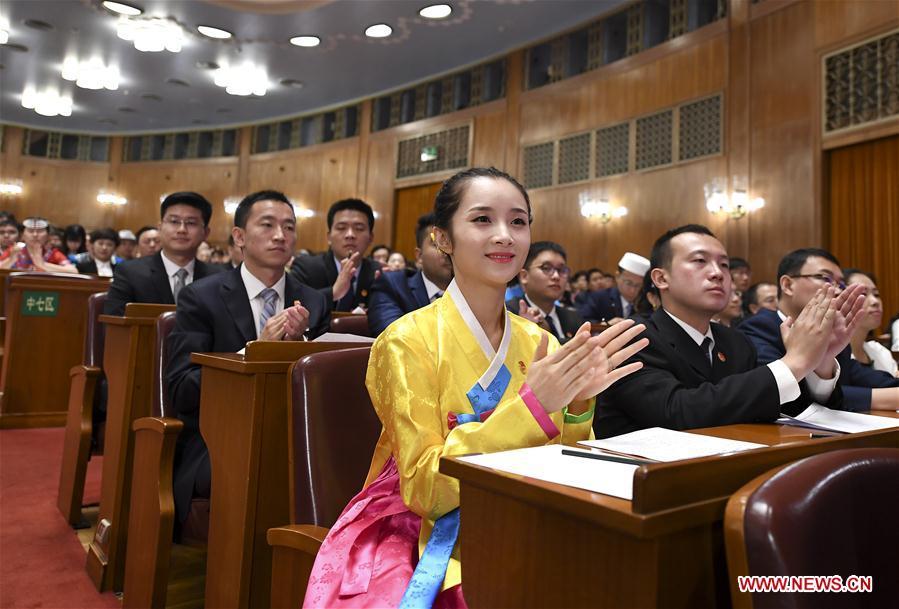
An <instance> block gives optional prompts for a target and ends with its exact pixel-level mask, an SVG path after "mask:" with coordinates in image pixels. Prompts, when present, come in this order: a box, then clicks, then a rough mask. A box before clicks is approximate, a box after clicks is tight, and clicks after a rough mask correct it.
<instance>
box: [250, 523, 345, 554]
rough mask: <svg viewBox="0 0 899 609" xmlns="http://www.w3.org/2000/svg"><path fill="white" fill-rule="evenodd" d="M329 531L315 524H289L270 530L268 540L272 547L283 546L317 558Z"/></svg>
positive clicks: (267, 535)
mask: <svg viewBox="0 0 899 609" xmlns="http://www.w3.org/2000/svg"><path fill="white" fill-rule="evenodd" d="M329 530H330V529H326V528H325V527H319V526H315V525H314V524H289V525H286V526H283V527H277V528H274V529H269V530H268V533H267V534H266V539H267V540H268V545H270V546H282V547H285V548H291V549H294V550H299V551H301V552H306V553H307V554H312V555H313V556H315V555H316V554H318V550H319V548H321V545H322V542H323V541H324V540H325V537H326V536H327V535H328V531H329Z"/></svg>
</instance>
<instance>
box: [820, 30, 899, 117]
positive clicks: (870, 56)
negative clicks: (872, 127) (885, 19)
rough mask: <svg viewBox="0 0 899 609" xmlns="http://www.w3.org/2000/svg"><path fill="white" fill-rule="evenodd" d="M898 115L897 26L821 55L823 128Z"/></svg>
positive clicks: (898, 57)
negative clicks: (822, 59) (846, 47)
mask: <svg viewBox="0 0 899 609" xmlns="http://www.w3.org/2000/svg"><path fill="white" fill-rule="evenodd" d="M892 116H899V30H894V31H892V32H890V33H888V34H885V35H883V36H880V37H878V38H875V39H873V40H869V41H866V42H863V43H861V44H858V45H855V46H853V47H851V48H848V49H843V50H841V51H837V52H836V53H832V54H830V55H828V56H826V57H825V58H824V131H825V132H834V131H839V130H841V129H847V128H849V127H855V126H858V125H864V124H866V123H872V122H876V121H879V120H883V119H886V118H889V117H892Z"/></svg>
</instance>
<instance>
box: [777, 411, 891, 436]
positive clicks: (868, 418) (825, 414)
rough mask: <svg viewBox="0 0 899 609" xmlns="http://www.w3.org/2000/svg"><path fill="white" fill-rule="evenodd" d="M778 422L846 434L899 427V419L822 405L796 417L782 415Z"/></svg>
mask: <svg viewBox="0 0 899 609" xmlns="http://www.w3.org/2000/svg"><path fill="white" fill-rule="evenodd" d="M777 422H778V423H783V424H784V425H798V426H800V427H809V428H811V429H821V430H824V431H842V432H844V433H856V432H860V431H874V430H875V429H889V428H891V427H899V419H894V418H891V417H879V416H877V415H872V414H862V413H860V412H844V411H842V410H831V409H830V408H826V407H824V406H821V405H820V404H812V405H811V406H809V407H808V408H806V409H805V410H803V411H802V412H801V413H799V414H798V415H796V416H795V417H788V416H786V415H782V416H781V418H780V419H778V420H777Z"/></svg>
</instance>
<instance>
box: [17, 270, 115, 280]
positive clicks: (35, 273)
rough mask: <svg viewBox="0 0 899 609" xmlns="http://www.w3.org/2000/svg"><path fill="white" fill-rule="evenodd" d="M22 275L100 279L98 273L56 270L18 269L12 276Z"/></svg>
mask: <svg viewBox="0 0 899 609" xmlns="http://www.w3.org/2000/svg"><path fill="white" fill-rule="evenodd" d="M22 275H27V276H33V277H58V278H59V279H100V278H99V277H97V276H96V275H84V274H82V273H57V272H55V271H48V272H44V271H16V272H15V273H11V274H10V276H16V277H21V276H22Z"/></svg>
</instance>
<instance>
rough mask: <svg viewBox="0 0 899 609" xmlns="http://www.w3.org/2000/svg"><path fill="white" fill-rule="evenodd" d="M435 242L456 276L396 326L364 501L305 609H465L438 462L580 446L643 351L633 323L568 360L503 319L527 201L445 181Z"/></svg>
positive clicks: (379, 361)
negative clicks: (599, 408)
mask: <svg viewBox="0 0 899 609" xmlns="http://www.w3.org/2000/svg"><path fill="white" fill-rule="evenodd" d="M434 214H435V216H436V224H435V227H434V231H433V232H432V233H431V238H432V239H433V240H434V241H435V243H436V244H437V246H438V248H439V249H440V250H441V251H443V252H445V253H446V254H447V255H448V256H450V258H451V259H452V262H453V268H454V271H455V279H454V280H453V282H452V283H451V284H450V285H449V287H448V288H447V290H446V293H445V294H444V296H443V297H442V298H439V299H437V300H436V301H434V302H433V303H432V304H430V305H429V306H426V307H424V308H422V309H419V310H417V311H413V312H412V313H409V314H407V315H405V316H404V317H402V318H400V319H398V320H397V321H396V322H394V323H393V324H391V325H390V326H389V327H388V328H387V329H386V330H385V331H384V332H383V333H382V334H381V335H380V337H379V338H378V340H377V341H376V342H375V344H374V345H373V347H372V351H371V359H370V360H369V366H368V374H367V376H366V385H367V387H368V391H369V394H370V395H371V400H372V404H373V405H374V407H375V410H376V411H377V413H378V416H379V417H380V419H381V422H382V423H383V425H384V428H383V431H382V433H381V437H380V439H379V441H378V445H377V448H376V449H375V454H374V456H373V458H372V463H371V468H370V470H369V475H368V480H367V481H366V485H365V489H364V490H363V491H362V492H360V493H359V494H358V495H357V496H356V497H354V498H353V500H352V501H350V503H349V505H347V507H346V509H345V510H344V511H343V513H342V514H341V516H340V518H339V519H338V520H337V522H336V523H335V525H334V527H332V528H331V531H330V533H329V534H328V537H327V538H326V539H325V541H324V543H323V544H322V547H321V550H320V551H319V553H318V557H317V558H316V562H315V566H314V568H313V571H312V575H311V577H310V579H309V585H308V588H307V592H306V599H305V601H304V606H306V607H397V606H400V607H431V606H435V607H437V606H440V607H464V606H465V601H464V599H463V597H462V590H461V567H460V562H459V553H458V548H457V547H456V537H457V535H458V530H459V524H460V512H459V483H458V481H457V480H455V479H454V478H450V477H448V476H445V475H443V474H441V473H439V471H438V465H439V461H440V457H442V456H444V455H462V454H466V453H478V452H480V453H489V452H496V451H501V450H509V449H514V448H522V447H527V446H539V445H543V444H550V443H558V442H563V443H566V444H571V443H574V442H576V441H578V440H583V439H586V438H588V437H590V435H591V433H592V432H591V425H592V420H593V408H594V396H595V395H596V394H597V393H599V392H600V391H602V390H603V389H605V388H606V387H608V386H609V385H611V384H612V383H613V382H615V381H616V380H618V379H619V378H621V377H623V376H625V375H626V374H629V373H631V372H633V371H635V370H637V369H639V367H640V364H639V363H634V364H629V365H627V366H622V367H621V368H618V367H617V366H618V364H620V363H621V362H623V361H624V360H625V359H627V358H628V357H630V356H631V355H633V354H634V353H636V352H637V351H639V350H640V349H642V348H643V347H644V346H645V345H646V340H645V339H643V340H641V341H637V342H635V343H634V344H633V345H630V346H626V345H627V344H628V343H629V342H631V341H632V339H633V338H635V337H636V335H637V334H639V333H640V332H642V330H643V326H634V325H633V322H632V321H626V322H622V323H620V324H616V325H614V326H612V327H611V328H610V329H609V330H606V331H605V332H603V333H602V334H601V335H599V336H596V337H591V336H590V331H589V324H584V326H583V327H582V328H581V329H580V330H579V332H578V334H577V335H576V336H575V337H574V338H573V339H572V340H571V341H569V342H568V343H566V345H565V346H564V347H559V344H558V343H557V342H556V339H555V338H554V337H551V336H550V335H549V333H547V332H546V331H544V330H543V329H541V328H540V327H538V326H537V325H536V324H534V323H532V322H530V321H526V320H525V319H522V318H521V317H518V316H516V315H511V314H510V313H508V312H507V311H506V309H505V307H504V306H503V303H504V294H505V287H506V284H507V283H508V281H509V280H510V279H511V278H512V277H514V276H515V275H517V274H518V271H519V270H520V269H521V266H522V264H523V263H524V260H525V257H526V255H527V251H528V247H529V246H530V221H531V209H530V201H529V199H528V196H527V193H526V192H525V190H524V188H523V187H522V186H521V185H520V184H519V183H518V182H517V181H515V179H514V178H512V177H511V176H509V175H507V174H505V173H503V172H501V171H499V170H496V169H493V168H490V169H481V168H476V169H470V170H466V171H463V172H460V173H458V174H456V175H455V176H453V177H452V178H450V179H449V180H447V181H446V182H445V183H444V184H443V186H442V188H441V190H440V192H439V193H438V195H437V199H436V201H435V206H434Z"/></svg>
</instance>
